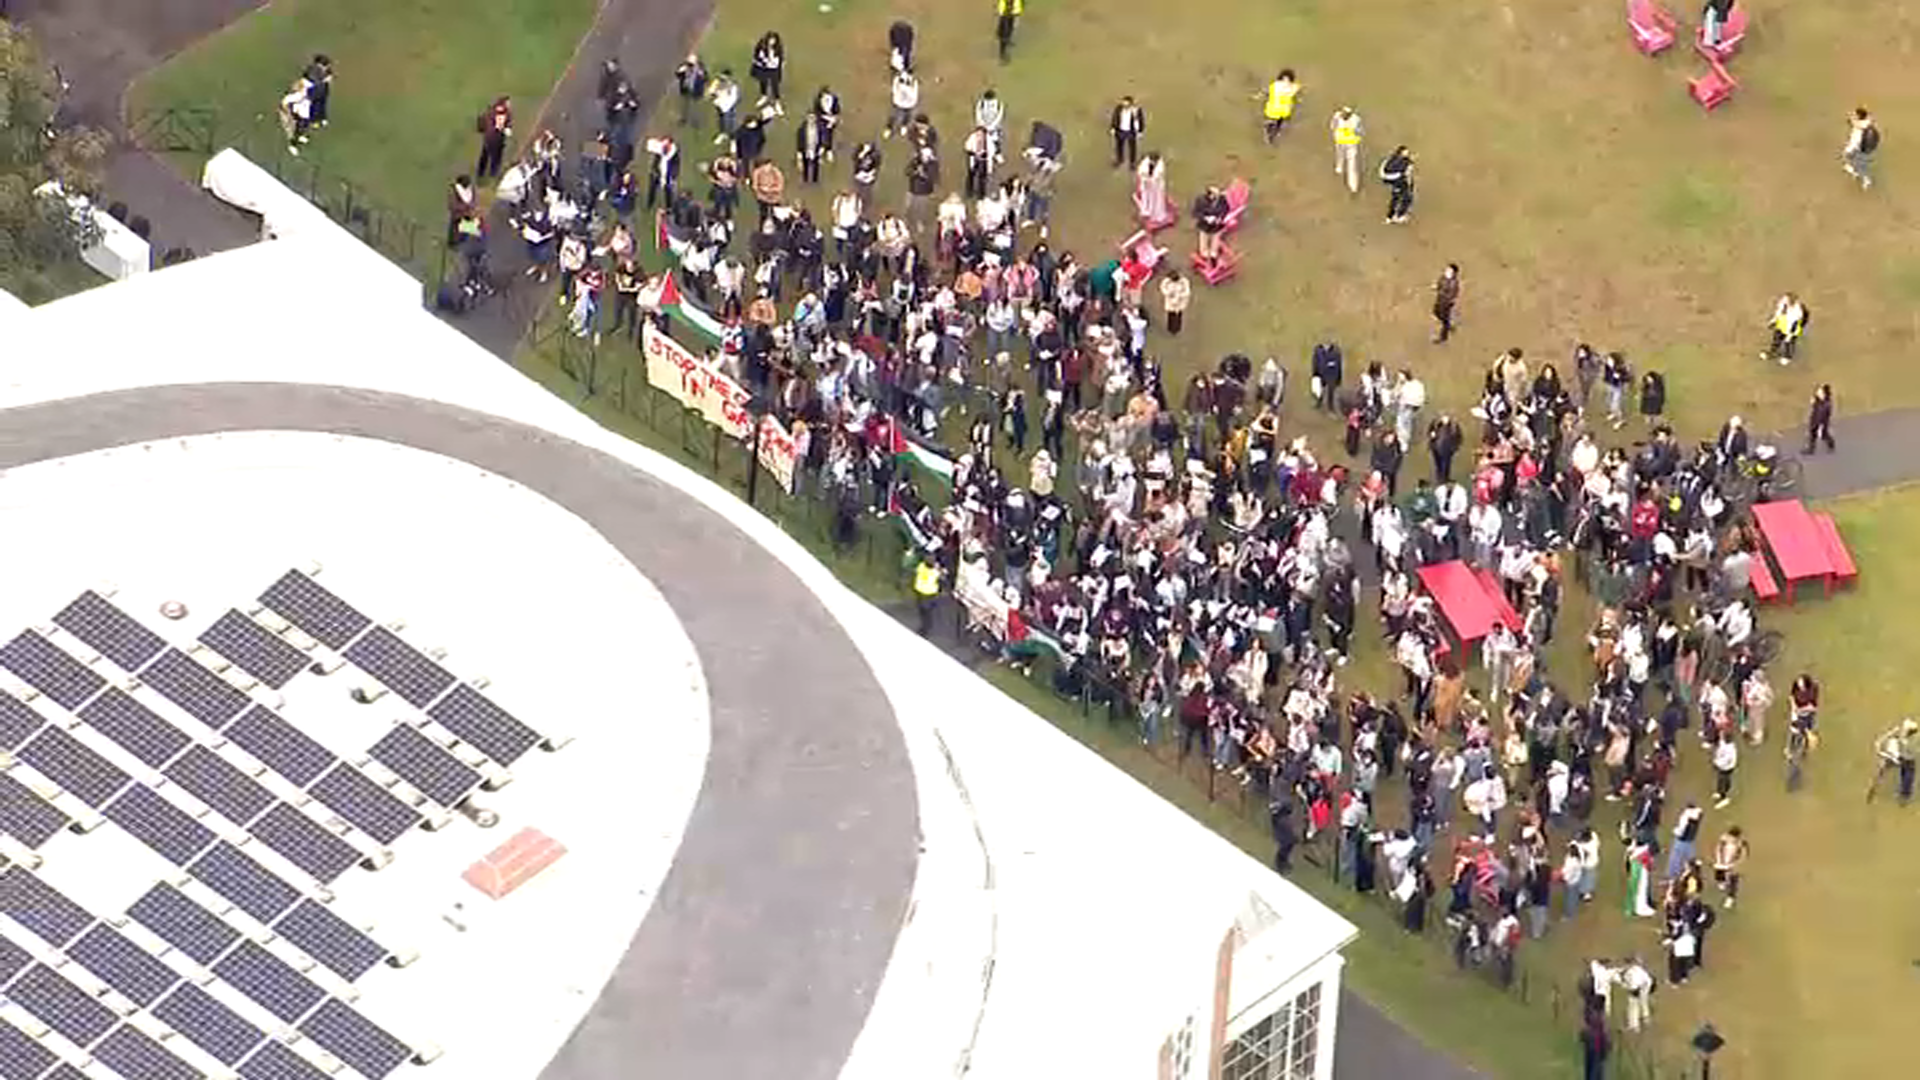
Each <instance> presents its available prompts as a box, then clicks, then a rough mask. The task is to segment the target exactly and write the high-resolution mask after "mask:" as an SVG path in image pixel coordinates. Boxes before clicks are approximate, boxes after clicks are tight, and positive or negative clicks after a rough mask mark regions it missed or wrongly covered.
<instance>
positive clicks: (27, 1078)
mask: <svg viewBox="0 0 1920 1080" xmlns="http://www.w3.org/2000/svg"><path fill="white" fill-rule="evenodd" d="M58 1060H60V1059H59V1058H56V1057H54V1056H53V1051H51V1050H49V1049H47V1048H46V1047H44V1046H41V1045H40V1044H39V1043H37V1042H35V1041H34V1040H33V1036H31V1035H28V1034H27V1033H26V1032H24V1031H21V1030H20V1029H19V1028H17V1027H14V1026H13V1025H12V1024H9V1023H7V1022H6V1021H4V1020H0V1080H38V1077H39V1076H40V1074H41V1073H43V1072H46V1071H47V1070H48V1069H50V1068H52V1067H53V1063H54V1062H56V1061H58Z"/></svg>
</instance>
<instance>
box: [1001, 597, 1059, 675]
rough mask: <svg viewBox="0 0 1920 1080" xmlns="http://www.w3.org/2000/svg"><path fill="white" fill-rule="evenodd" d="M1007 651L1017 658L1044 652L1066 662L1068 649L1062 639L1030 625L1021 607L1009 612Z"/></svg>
mask: <svg viewBox="0 0 1920 1080" xmlns="http://www.w3.org/2000/svg"><path fill="white" fill-rule="evenodd" d="M1007 652H1008V654H1009V655H1011V656H1014V657H1016V658H1028V659H1030V658H1032V657H1035V656H1038V655H1040V654H1041V653H1043V652H1048V653H1052V654H1053V659H1054V662H1055V663H1065V662H1066V659H1067V650H1066V649H1064V648H1062V647H1061V645H1060V640H1059V639H1058V638H1056V637H1054V636H1053V635H1052V634H1049V633H1047V632H1046V631H1045V630H1041V629H1038V628H1036V627H1032V626H1028V625H1027V620H1026V619H1025V618H1023V617H1022V616H1021V614H1020V609H1019V608H1014V609H1012V610H1010V611H1008V612H1007Z"/></svg>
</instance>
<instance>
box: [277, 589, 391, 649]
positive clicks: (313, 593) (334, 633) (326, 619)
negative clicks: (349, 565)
mask: <svg viewBox="0 0 1920 1080" xmlns="http://www.w3.org/2000/svg"><path fill="white" fill-rule="evenodd" d="M260 602H261V603H263V604H265V605H267V606H268V607H270V608H272V609H273V610H275V611H277V612H279V613H280V614H281V616H282V617H284V618H285V619H286V620H287V621H288V622H290V623H292V624H293V625H295V626H297V627H299V628H300V629H302V630H304V631H306V633H307V636H309V637H311V638H313V640H315V641H317V642H319V643H320V644H322V645H325V646H326V647H327V648H329V649H336V650H337V649H344V648H346V647H347V643H348V642H350V641H352V640H353V639H354V636H355V635H356V634H358V633H360V631H362V630H365V629H366V628H367V627H368V626H369V625H370V624H372V622H373V620H372V619H369V618H367V617H366V616H365V615H362V614H360V612H359V611H358V610H356V609H355V608H354V606H353V605H352V604H349V603H347V602H346V601H345V600H342V599H340V598H339V597H337V596H335V595H333V593H331V592H328V591H327V589H326V588H325V587H324V586H322V585H320V584H319V583H317V582H315V581H314V580H313V579H312V578H310V577H308V576H307V575H305V574H303V573H301V572H300V571H298V570H289V571H287V572H286V574H285V575H283V576H282V577H281V578H280V580H279V581H276V582H274V583H273V585H272V586H270V587H269V588H268V589H267V591H266V592H263V593H261V594H260Z"/></svg>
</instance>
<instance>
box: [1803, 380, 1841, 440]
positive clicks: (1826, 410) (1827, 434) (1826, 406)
mask: <svg viewBox="0 0 1920 1080" xmlns="http://www.w3.org/2000/svg"><path fill="white" fill-rule="evenodd" d="M1822 443H1824V444H1826V447H1827V452H1828V453H1833V451H1834V449H1835V448H1834V445H1833V384H1832V383H1821V384H1820V386H1819V388H1818V389H1816V390H1815V391H1814V392H1813V400H1812V401H1810V402H1808V403H1807V453H1809V454H1811V453H1813V452H1814V450H1815V448H1816V447H1818V446H1820V445H1821V444H1822Z"/></svg>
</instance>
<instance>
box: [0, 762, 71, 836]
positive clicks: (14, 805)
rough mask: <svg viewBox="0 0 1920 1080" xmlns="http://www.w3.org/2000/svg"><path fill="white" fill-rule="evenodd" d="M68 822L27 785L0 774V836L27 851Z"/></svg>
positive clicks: (65, 817)
mask: <svg viewBox="0 0 1920 1080" xmlns="http://www.w3.org/2000/svg"><path fill="white" fill-rule="evenodd" d="M68 820H70V819H69V818H68V817H67V815H65V814H63V813H61V812H60V810H59V808H58V807H56V806H54V805H53V804H52V803H50V802H48V801H47V800H45V799H43V798H41V797H40V796H38V795H35V794H34V793H33V789H32V788H29V787H28V786H27V785H25V784H23V783H21V782H20V781H18V780H15V779H14V778H13V777H11V776H8V775H7V774H6V773H0V833H5V834H6V835H8V836H11V837H13V838H14V839H15V840H18V841H20V842H21V843H22V844H25V845H26V846H28V847H30V848H37V847H39V846H40V845H41V844H44V843H46V842H47V841H49V840H51V839H53V838H54V836H55V835H57V834H58V833H59V832H60V830H61V829H64V828H66V827H67V822H68Z"/></svg>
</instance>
